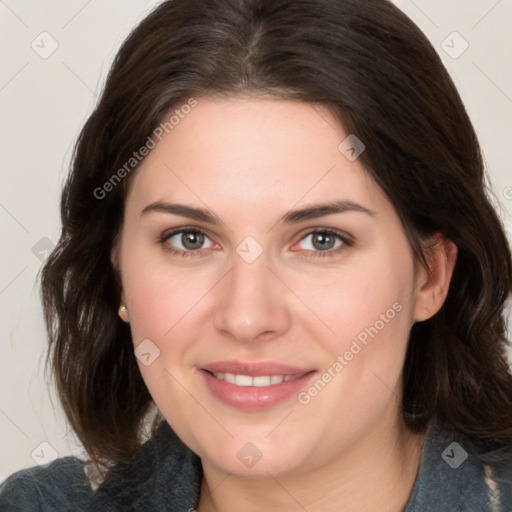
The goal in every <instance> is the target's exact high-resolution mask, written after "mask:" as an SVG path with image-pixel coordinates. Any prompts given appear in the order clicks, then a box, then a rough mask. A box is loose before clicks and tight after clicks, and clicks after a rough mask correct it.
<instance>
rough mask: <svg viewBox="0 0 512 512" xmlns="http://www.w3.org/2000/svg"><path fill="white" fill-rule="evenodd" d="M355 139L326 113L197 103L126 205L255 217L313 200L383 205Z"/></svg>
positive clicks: (285, 103) (162, 144) (254, 103)
mask: <svg viewBox="0 0 512 512" xmlns="http://www.w3.org/2000/svg"><path fill="white" fill-rule="evenodd" d="M348 135H350V134H348V133H346V132H345V130H344V128H343V126H342V125H341V123H340V122H339V121H338V120H337V119H335V117H334V116H333V114H332V113H331V112H330V111H329V110H328V109H327V108H325V107H322V106H318V105H312V104H308V103H304V102H299V101H289V100H281V99H275V98H253V97H237V98H230V99H211V98H198V99H197V105H196V106H195V107H194V108H193V109H191V110H190V111H189V113H188V114H186V115H183V116H182V117H181V118H180V120H179V122H178V123H177V124H174V125H173V127H172V129H169V131H168V133H166V134H164V136H163V137H162V140H161V141H159V142H158V143H157V145H156V147H155V148H154V149H153V150H152V152H151V153H150V155H149V156H148V157H147V158H146V159H145V161H144V162H143V163H142V165H141V167H140V168H139V170H138V171H137V174H136V176H135V177H134V180H133V183H132V187H131V190H130V194H129V196H128V201H129V202H131V203H134V202H135V203H136V204H137V206H138V207H140V208H143V207H144V206H146V205H147V204H148V203H150V202H154V201H159V200H166V199H167V200H170V199H172V200H176V201H180V202H188V203H193V204H195V205H198V204H200V203H203V204H202V205H201V206H202V207H207V208H211V209H213V210H215V211H216V210H219V209H220V210H222V209H225V208H226V207H227V206H228V205H232V206H236V207H238V211H239V212H240V211H241V210H242V209H244V210H249V211H252V208H260V209H261V208H265V210H272V209H276V210H279V211H282V210H283V208H292V207H293V206H294V205H307V204H308V203H312V202H315V203H316V202H319V201H322V202H328V201H337V200H340V199H343V200H352V201H357V202H366V203H367V204H368V203H371V204H372V206H374V205H375V202H376V201H377V202H379V201H382V200H384V199H385V198H384V196H383V194H382V193H381V192H380V189H379V188H378V187H377V185H376V184H375V183H374V181H373V180H372V179H371V178H370V176H369V174H368V173H367V172H366V171H365V169H364V167H363V165H362V163H361V161H360V160H359V159H356V160H353V161H352V160H350V159H348V158H347V157H346V153H344V151H341V150H340V143H342V142H343V141H344V140H346V139H347V136H348Z"/></svg>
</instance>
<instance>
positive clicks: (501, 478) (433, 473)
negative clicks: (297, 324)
mask: <svg viewBox="0 0 512 512" xmlns="http://www.w3.org/2000/svg"><path fill="white" fill-rule="evenodd" d="M440 425H441V424H440V422H439V421H432V422H431V423H430V425H429V427H428V430H427V436H426V440H425V445H424V448H423V453H422V457H421V464H420V470H419V473H418V476H417V479H416V482H415V484H414V487H413V490H412V493H411V496H410V498H409V501H408V502H407V505H406V507H405V508H404V509H403V512H431V511H433V512H512V463H511V462H510V460H508V459H505V458H503V457H501V458H499V457H498V458H496V459H495V460H493V461H492V462H490V461H483V460H482V457H479V456H477V454H476V450H475V448H474V446H473V444H472V443H471V442H469V440H468V439H467V438H465V437H464V436H462V435H459V434H455V435H454V434H449V433H448V431H447V430H444V429H443V428H442V427H441V426H440ZM201 478H202V469H201V461H200V459H199V457H198V456H197V455H195V454H194V453H193V452H192V451H190V450H189V449H188V448H187V447H186V446H185V445H184V444H183V443H182V442H181V441H180V440H179V439H178V437H177V436H176V434H175V433H174V432H173V431H172V429H171V428H170V427H169V425H168V424H167V423H166V422H164V423H162V424H161V425H160V427H159V428H158V430H157V431H156V432H155V434H154V436H153V437H152V438H151V439H150V440H149V441H147V442H146V443H144V445H142V446H141V448H140V449H139V450H138V451H137V452H136V453H135V455H134V456H133V457H132V458H131V459H130V460H129V461H126V462H125V463H123V464H119V465H118V466H116V468H115V469H114V470H112V472H111V473H110V474H109V477H108V478H107V479H106V480H105V481H104V482H103V483H102V484H101V485H100V486H99V488H98V489H97V490H96V491H95V492H93V491H92V490H91V488H90V486H89V482H88V480H87V478H86V476H85V473H84V470H83V467H82V464H81V463H80V462H79V461H78V460H77V459H75V458H74V457H63V458H60V459H57V460H55V461H54V462H53V463H51V464H50V465H48V466H47V467H39V466H37V467H33V468H29V469H25V470H21V471H18V472H17V473H14V474H13V475H11V476H10V477H9V478H8V479H7V480H6V481H5V482H4V483H3V484H1V485H0V511H1V512H18V511H19V512H27V511H41V512H50V511H52V512H55V511H73V512H79V511H93V510H94V511H101V512H114V511H135V510H137V511H143V512H152V511H155V512H156V511H158V512H165V511H169V512H192V511H194V510H195V507H196V506H197V502H198V498H199V490H200V486H201Z"/></svg>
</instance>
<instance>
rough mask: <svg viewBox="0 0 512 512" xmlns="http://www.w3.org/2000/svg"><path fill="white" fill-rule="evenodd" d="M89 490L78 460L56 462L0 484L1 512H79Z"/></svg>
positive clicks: (16, 475) (21, 472) (22, 472)
mask: <svg viewBox="0 0 512 512" xmlns="http://www.w3.org/2000/svg"><path fill="white" fill-rule="evenodd" d="M91 493H92V491H91V489H90V486H89V482H88V481H87V478H86V476H85V473H84V471H83V466H82V464H81V463H80V461H79V460H78V459H76V458H74V457H62V458H60V459H56V460H55V461H53V462H52V463H51V464H49V465H47V466H34V467H31V468H28V469H23V470H21V471H17V472H16V473H14V474H12V475H11V476H10V477H9V478H7V480H5V481H4V482H3V483H2V484H0V510H2V511H6V512H7V511H9V512H18V511H20V512H21V511H27V510H38V511H41V512H47V511H48V512H49V511H54V510H62V511H65V510H76V511H79V510H80V505H81V504H85V503H86V501H87V500H88V499H89V497H90V495H91Z"/></svg>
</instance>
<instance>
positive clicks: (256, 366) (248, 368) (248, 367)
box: [201, 361, 312, 377]
mask: <svg viewBox="0 0 512 512" xmlns="http://www.w3.org/2000/svg"><path fill="white" fill-rule="evenodd" d="M201 369H203V370H207V371H209V372H212V373H234V374H236V375H248V376H250V377H258V376H262V375H270V376H272V375H301V374H304V373H309V372H310V371H312V369H311V368H299V367H295V366H289V365H286V364H281V363H276V362H272V361H268V362H259V363H249V362H242V361H216V362H214V363H208V364H205V365H204V366H202V367H201Z"/></svg>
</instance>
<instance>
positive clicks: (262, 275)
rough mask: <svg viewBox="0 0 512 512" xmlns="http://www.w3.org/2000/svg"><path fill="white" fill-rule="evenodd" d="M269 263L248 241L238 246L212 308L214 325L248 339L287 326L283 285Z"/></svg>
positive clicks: (241, 339)
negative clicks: (217, 302)
mask: <svg viewBox="0 0 512 512" xmlns="http://www.w3.org/2000/svg"><path fill="white" fill-rule="evenodd" d="M269 264H270V262H269V261H268V258H267V257H266V254H265V253H264V252H261V253H260V254H258V255H256V252H255V247H254V246H251V241H248V245H244V243H242V244H240V245H239V247H237V253H235V254H234V255H233V265H232V269H231V272H229V274H228V275H227V276H226V279H225V280H224V286H223V288H222V290H221V294H222V296H221V298H220V301H219V304H218V307H217V309H216V312H215V326H216V328H217V329H219V330H221V331H224V332H225V333H229V334H230V335H231V336H232V337H233V338H234V339H236V340H238V341H244V342H250V341H253V340H255V339H256V338H257V337H258V336H259V335H261V334H263V333H279V332H282V331H283V330H284V329H286V328H287V318H288V315H287V312H286V305H285V303H284V295H283V290H282V289H281V288H280V286H282V285H280V283H279V280H278V279H276V277H275V276H274V275H273V273H272V272H271V271H270V269H269V268H268V267H267V265H269Z"/></svg>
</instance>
